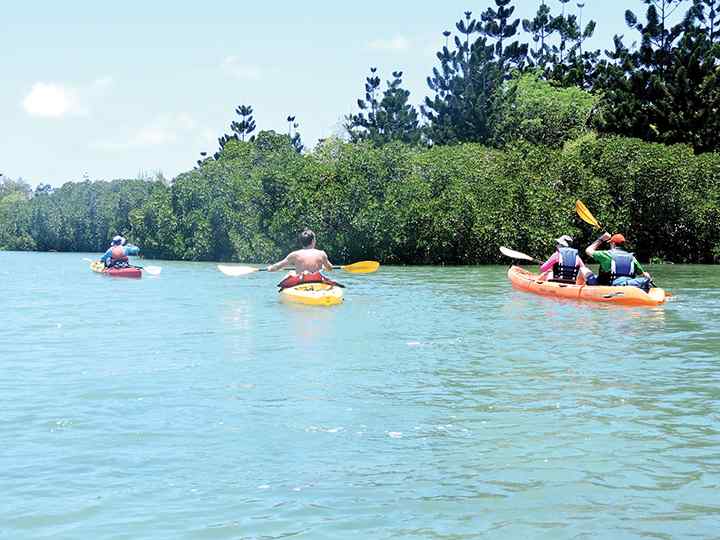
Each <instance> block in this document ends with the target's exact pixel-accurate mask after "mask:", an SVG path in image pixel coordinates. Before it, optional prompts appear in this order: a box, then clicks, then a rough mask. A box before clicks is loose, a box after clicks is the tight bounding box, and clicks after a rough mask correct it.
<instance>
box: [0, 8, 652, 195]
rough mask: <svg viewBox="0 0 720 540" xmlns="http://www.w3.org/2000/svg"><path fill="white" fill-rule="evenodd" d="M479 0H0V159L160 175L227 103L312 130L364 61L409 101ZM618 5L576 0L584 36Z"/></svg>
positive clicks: (345, 105)
mask: <svg viewBox="0 0 720 540" xmlns="http://www.w3.org/2000/svg"><path fill="white" fill-rule="evenodd" d="M538 3H539V2H538V1H536V0H517V1H516V2H515V5H516V6H517V9H516V14H517V15H519V16H520V17H523V18H527V17H530V16H532V14H534V12H535V11H536V9H537V6H538ZM490 4H491V2H490V0H481V1H478V0H464V1H460V0H444V1H432V2H417V1H416V2H409V1H406V2H401V1H395V2H392V1H384V2H381V1H378V0H365V1H364V2H362V3H360V2H357V3H353V5H354V7H350V3H347V2H337V1H336V2H330V1H327V0H321V1H308V2H286V1H283V0H278V1H275V2H252V3H250V2H242V1H240V0H233V1H210V0H207V1H206V2H204V3H200V2H189V1H185V0H176V1H173V2H170V1H167V0H156V1H153V2H150V1H148V0H144V1H138V0H124V1H123V2H114V3H112V4H108V3H106V2H97V0H95V1H94V2H89V1H85V0H74V1H71V2H58V1H55V0H52V1H50V0H38V1H36V2H8V3H6V5H4V6H3V13H2V19H0V36H2V54H0V67H1V68H2V73H3V77H2V80H0V119H2V127H1V129H0V137H1V138H2V139H1V140H0V173H3V174H5V175H7V176H10V177H12V178H17V177H23V178H24V179H25V180H27V181H29V182H30V183H31V184H33V185H35V184H37V183H38V182H46V183H51V184H52V185H54V186H59V185H61V184H62V183H64V182H66V181H71V180H80V179H81V178H82V176H83V175H84V174H87V175H89V177H90V178H91V179H108V180H109V179H113V178H130V177H135V176H136V175H137V174H138V173H139V172H145V173H149V174H152V173H154V172H156V171H162V172H163V173H164V174H165V175H166V176H167V177H173V176H175V175H176V174H178V173H180V172H182V171H185V170H188V169H190V168H192V166H193V165H194V163H195V160H196V159H198V157H199V153H200V152H201V151H208V152H213V151H215V150H216V148H217V138H218V137H219V136H220V135H222V134H223V133H225V132H228V131H229V124H230V122H231V121H232V120H233V119H234V118H233V117H234V109H235V107H236V106H237V105H239V104H241V103H242V104H250V105H252V106H253V107H254V109H255V119H256V122H257V124H258V128H259V129H276V130H278V131H285V130H286V123H285V118H286V116H287V115H288V114H294V115H296V116H297V121H299V122H300V128H299V131H300V133H301V134H302V136H303V140H304V142H305V144H306V146H313V145H314V144H315V142H316V141H317V139H318V138H320V137H326V136H329V135H332V134H333V133H337V132H338V131H339V129H340V125H341V123H342V117H343V115H344V114H347V113H350V112H353V111H354V108H355V101H356V99H357V98H358V97H361V93H362V91H363V83H364V78H365V76H366V74H367V72H368V68H369V66H377V67H378V68H379V69H380V71H381V75H382V76H383V79H385V78H389V76H390V72H391V71H392V70H394V69H399V70H402V71H403V72H404V79H405V85H406V87H407V88H409V89H410V90H411V92H412V96H411V99H412V101H413V102H414V103H419V102H421V101H422V98H423V96H425V95H427V93H428V92H427V90H426V85H425V78H426V77H427V75H428V74H429V73H430V72H431V70H432V67H433V66H434V65H435V57H434V51H436V50H437V49H438V47H439V46H441V45H442V44H443V43H444V38H443V37H442V31H443V30H446V29H454V23H455V21H456V20H458V19H459V18H460V17H461V16H462V13H463V11H464V10H472V11H473V13H474V14H475V15H479V14H480V12H482V11H484V9H486V8H487V7H488V6H489V5H490ZM493 4H494V3H493ZM548 4H549V5H550V6H551V7H552V8H553V9H554V10H555V11H558V10H559V5H560V4H559V2H558V1H557V0H548ZM575 5H576V2H575V1H573V2H571V3H569V4H568V6H572V8H571V9H572V10H574V11H577V8H576V7H575ZM626 8H630V9H633V10H634V11H635V12H636V13H637V14H638V15H640V14H642V13H644V11H645V6H644V5H643V4H642V2H641V0H605V1H603V0H585V8H584V17H583V18H584V19H586V20H587V19H590V18H592V19H594V20H595V21H597V23H598V28H597V30H596V35H595V37H594V38H593V40H592V42H591V44H590V46H591V47H593V48H596V47H597V48H609V47H610V46H611V43H612V36H613V35H614V34H616V33H621V34H622V33H625V34H626V35H627V36H628V38H629V37H630V36H631V35H632V34H631V33H630V32H629V31H628V30H627V28H626V26H625V23H624V10H625V9H626ZM633 38H634V36H633ZM626 41H630V39H628V40H626Z"/></svg>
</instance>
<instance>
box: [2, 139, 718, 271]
mask: <svg viewBox="0 0 720 540" xmlns="http://www.w3.org/2000/svg"><path fill="white" fill-rule="evenodd" d="M7 197H8V195H5V197H4V198H3V201H5V199H6V198H7ZM576 198H581V199H583V200H584V201H585V202H586V203H587V204H588V206H589V207H590V208H591V209H592V210H593V212H594V213H595V214H596V215H597V216H598V217H599V218H600V219H601V220H602V221H603V223H604V224H605V225H606V226H607V227H608V229H609V230H612V231H622V232H623V233H624V234H625V235H626V236H627V237H628V239H629V241H630V242H631V247H632V248H633V249H634V250H635V251H636V252H637V254H638V256H639V257H640V258H641V259H643V260H647V259H650V258H654V257H657V258H661V259H663V260H669V261H678V262H680V261H691V262H712V261H717V260H718V259H720V155H718V154H704V155H701V156H695V155H694V153H693V151H692V149H691V148H690V147H687V146H682V145H676V146H669V147H668V146H664V145H661V144H652V143H645V142H642V141H639V140H637V139H626V138H621V137H611V138H598V137H596V136H595V135H593V134H588V135H585V136H583V137H581V138H579V139H576V140H574V141H571V142H568V143H566V144H565V146H564V147H563V148H562V149H550V148H548V147H545V146H536V145H531V144H529V143H518V144H514V145H511V146H507V147H506V148H504V149H502V150H500V149H492V148H488V147H486V146H482V145H479V144H476V143H463V144H458V145H453V146H434V147H431V148H423V147H418V146H411V145H405V144H401V143H391V144H386V145H383V146H380V147H377V146H375V145H373V144H372V143H371V142H370V141H368V142H365V143H346V142H342V141H339V140H335V139H330V140H327V141H325V142H324V143H323V144H322V145H320V146H319V147H318V148H317V149H316V150H315V151H314V152H311V153H307V154H298V153H297V152H296V151H295V149H294V147H293V145H292V143H291V141H290V137H288V136H287V135H279V134H276V133H273V132H260V133H259V134H258V135H257V136H256V138H255V139H254V140H253V141H245V142H243V141H236V140H232V141H228V142H227V143H226V145H225V150H224V151H223V153H222V154H221V156H220V158H219V159H217V160H210V161H207V162H205V163H204V164H203V165H202V166H201V167H198V168H196V169H194V170H192V171H189V172H187V173H184V174H181V175H180V176H178V177H177V179H176V180H175V181H174V182H173V183H172V185H170V186H168V185H167V184H165V183H163V182H160V181H141V180H123V181H116V182H112V183H106V182H96V183H89V182H81V183H68V184H66V185H65V186H63V187H62V188H60V189H58V190H55V191H54V192H52V193H41V194H36V195H35V196H33V197H32V198H30V199H27V198H17V199H18V200H14V202H13V201H10V204H12V205H14V206H13V208H14V210H13V212H12V213H13V214H14V215H17V216H20V217H18V219H16V220H15V221H13V223H14V224H15V226H16V227H17V228H16V229H15V231H14V233H15V235H16V236H17V238H26V239H27V238H30V239H32V242H34V244H35V245H33V243H32V242H31V243H30V244H28V245H26V246H21V245H17V244H15V245H12V244H10V245H7V244H6V245H4V247H14V248H23V247H24V248H34V247H37V248H38V249H58V250H96V251H99V250H101V249H102V248H104V247H105V246H106V244H107V242H108V240H109V238H110V237H111V236H112V235H113V234H115V233H116V232H119V233H122V234H126V235H128V236H129V238H130V239H131V240H132V241H133V242H134V243H137V244H138V245H140V246H142V247H143V251H144V253H145V254H146V255H147V256H156V257H167V258H177V259H193V260H224V261H230V260H242V261H257V262H268V261H272V260H275V259H278V258H279V257H281V256H282V255H284V253H285V252H287V251H288V250H290V249H294V248H295V247H296V246H297V240H296V234H297V233H298V232H299V231H300V230H302V229H303V228H304V227H306V226H307V227H311V228H313V229H314V230H315V231H316V232H317V234H318V237H319V240H320V243H321V246H322V247H323V248H325V249H326V250H327V251H328V252H329V253H330V255H331V257H332V259H333V260H335V261H338V262H348V261H354V260H361V259H367V258H372V259H379V260H382V261H384V262H386V263H435V264H438V263H448V264H456V263H483V262H497V261H499V260H500V259H499V253H498V248H499V247H500V246H501V245H507V246H513V247H518V248H521V249H523V250H525V251H527V252H529V253H532V254H535V255H536V256H542V255H544V254H547V252H548V251H549V250H550V249H551V247H552V245H553V238H555V237H556V236H558V235H560V234H566V233H569V234H571V235H574V236H577V237H578V238H579V239H580V240H581V241H582V242H587V243H589V242H590V240H591V239H592V238H594V236H595V235H596V234H597V232H595V231H592V230H590V228H589V226H587V225H586V224H584V223H583V222H581V221H579V220H578V218H577V217H576V216H575V214H574V210H573V209H574V202H575V199H576ZM20 199H22V200H20ZM2 204H5V203H4V202H3V203H2ZM1 208H3V206H2V205H0V209H1ZM23 216H24V217H23ZM3 227H5V224H3ZM2 230H3V231H5V230H6V229H5V228H3V229H2ZM3 238H7V237H6V236H3Z"/></svg>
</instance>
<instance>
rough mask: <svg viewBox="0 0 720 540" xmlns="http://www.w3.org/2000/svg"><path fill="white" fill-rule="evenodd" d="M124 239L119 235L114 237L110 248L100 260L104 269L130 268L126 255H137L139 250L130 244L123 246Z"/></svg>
mask: <svg viewBox="0 0 720 540" xmlns="http://www.w3.org/2000/svg"><path fill="white" fill-rule="evenodd" d="M125 242H126V240H125V238H123V237H122V236H120V235H117V236H114V237H113V239H112V242H111V243H110V247H109V248H108V250H107V251H106V252H105V254H104V255H103V256H102V257H100V260H101V261H102V262H103V263H104V264H105V267H106V268H127V267H128V266H130V263H129V259H128V255H137V254H138V253H140V248H139V247H137V246H133V245H132V244H127V245H125Z"/></svg>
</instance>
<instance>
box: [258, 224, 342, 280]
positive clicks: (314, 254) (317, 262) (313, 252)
mask: <svg viewBox="0 0 720 540" xmlns="http://www.w3.org/2000/svg"><path fill="white" fill-rule="evenodd" d="M300 245H301V246H302V249H298V250H297V251H293V252H292V253H290V254H288V255H287V257H285V258H284V259H283V260H282V261H279V262H276V263H275V264H271V265H270V266H268V267H267V271H268V272H277V271H278V270H281V269H282V268H283V267H285V266H294V267H295V272H297V273H298V274H303V273H308V274H314V273H316V272H320V271H321V270H328V271H330V270H332V264H330V261H329V260H328V256H327V253H325V252H324V251H323V250H321V249H316V248H315V233H314V232H312V231H311V230H310V229H305V230H304V231H303V232H301V233H300Z"/></svg>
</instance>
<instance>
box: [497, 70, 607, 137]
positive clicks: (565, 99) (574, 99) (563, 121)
mask: <svg viewBox="0 0 720 540" xmlns="http://www.w3.org/2000/svg"><path fill="white" fill-rule="evenodd" d="M598 99H599V98H598V97H597V96H596V95H593V94H590V93H589V92H585V91H584V90H581V89H580V88H577V87H575V86H571V87H568V88H557V87H554V86H552V85H551V84H550V83H549V82H548V81H545V80H542V78H541V75H540V73H539V72H528V73H526V74H524V75H522V76H517V77H515V78H514V79H513V80H511V81H509V82H508V83H507V84H506V85H505V86H504V91H503V93H502V94H501V95H500V98H499V100H498V112H497V115H496V118H497V121H496V123H495V125H494V126H493V133H494V137H493V139H494V142H495V144H497V145H499V146H505V145H507V144H509V143H513V142H514V141H519V140H524V141H527V142H531V143H534V144H544V145H547V146H551V147H553V148H558V147H560V146H562V145H563V143H565V142H566V141H569V140H572V139H575V138H577V137H580V136H581V135H584V134H585V133H587V132H588V122H589V120H590V117H591V114H592V112H593V110H594V108H595V106H596V105H597V103H598Z"/></svg>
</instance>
